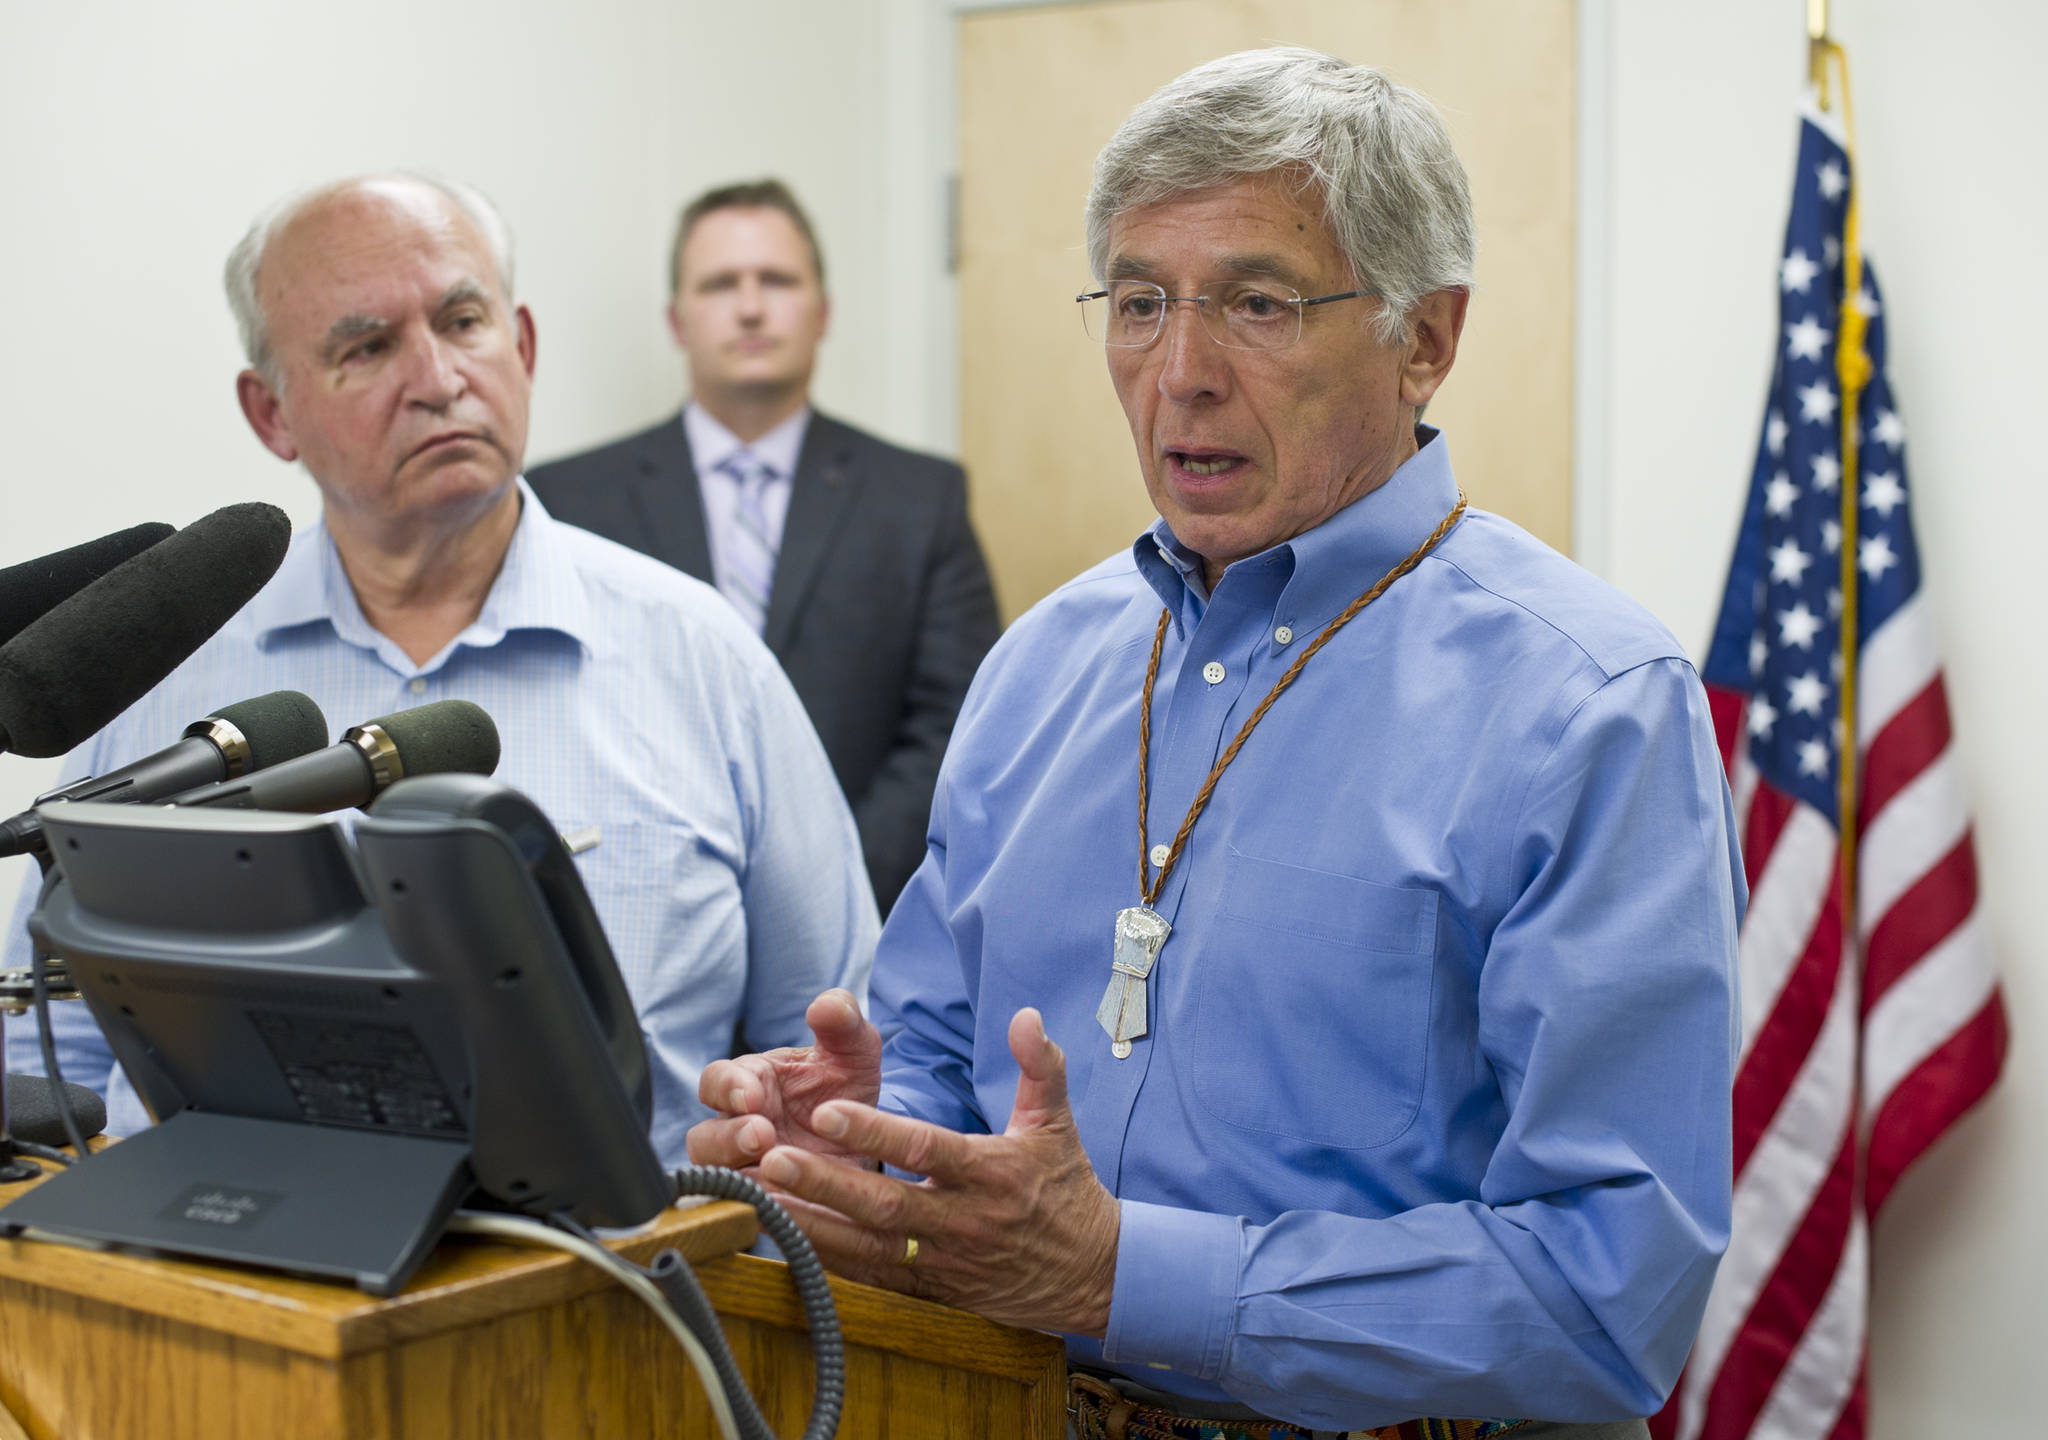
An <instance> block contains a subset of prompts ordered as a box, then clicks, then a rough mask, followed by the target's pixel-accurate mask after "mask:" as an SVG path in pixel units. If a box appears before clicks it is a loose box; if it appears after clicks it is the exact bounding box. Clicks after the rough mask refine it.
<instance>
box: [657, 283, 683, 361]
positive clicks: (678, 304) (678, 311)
mask: <svg viewBox="0 0 2048 1440" xmlns="http://www.w3.org/2000/svg"><path fill="white" fill-rule="evenodd" d="M661 313H662V316H663V318H664V319H666V320H667V321H668V333H669V335H670V336H671V337H673V339H674V340H675V342H676V349H678V350H681V349H683V348H684V346H683V297H682V296H680V295H678V296H676V298H675V299H673V300H671V301H669V302H668V309H666V310H664V311H662V312H661Z"/></svg>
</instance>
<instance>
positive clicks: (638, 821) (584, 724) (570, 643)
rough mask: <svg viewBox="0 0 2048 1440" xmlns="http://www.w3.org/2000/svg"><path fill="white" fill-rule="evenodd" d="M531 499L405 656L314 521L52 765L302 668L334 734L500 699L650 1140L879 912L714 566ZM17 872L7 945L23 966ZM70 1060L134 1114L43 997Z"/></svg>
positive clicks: (818, 763) (865, 947) (790, 705)
mask: <svg viewBox="0 0 2048 1440" xmlns="http://www.w3.org/2000/svg"><path fill="white" fill-rule="evenodd" d="M520 491H521V496H522V499H523V502H524V509H523V512H522V514H521V516H520V521H519V526H518V529H517V531H516V532H515V533H514V535H513V538H512V544H511V548H510V550H509V551H508V552H507V554H506V557H505V563H504V567H503V569H502V570H501V571H500V572H499V575H498V579H497V581H496V583H495V584H494V585H493V586H492V589H491V592H490V595H489V596H488V598H487V599H486V600H485V602H484V607H483V611H482V613H481V614H480V615H479V616H478V617H477V619H476V621H475V622H474V623H473V624H471V625H470V626H469V627H468V628H467V629H466V630H464V631H463V632H462V634H460V635H459V636H457V637H456V638H455V639H454V640H453V641H452V642H451V643H450V644H449V645H448V646H447V648H446V649H444V650H443V651H442V652H441V653H440V654H438V655H436V656H434V657H433V658H431V659H430V660H428V661H427V662H426V663H425V664H414V663H413V661H412V660H411V659H410V658H409V657H408V656H407V655H406V654H405V652H404V651H402V650H401V649H399V647H398V646H397V645H396V644H395V643H393V642H392V641H391V640H390V639H389V638H387V637H386V636H384V635H382V634H380V633H379V632H378V631H376V630H374V629H373V628H371V626H370V624H369V622H368V621H367V620H365V619H364V617H363V613H362V609H361V607H360V606H359V605H358V604H357V603H356V598H355V593H354V591H353V590H352V589H351V588H350V586H349V583H348V579H347V576H346V575H345V573H344V572H343V570H342V567H341V561H340V557H339V556H338V555H337V554H336V552H335V548H334V545H333V542H332V541H331V539H330V538H329V537H328V534H327V530H326V527H325V526H324V525H315V526H313V527H312V528H311V529H308V530H305V531H302V532H300V533H299V534H298V535H297V536H295V537H294V538H293V541H292V546H291V550H290V553H289V554H288V555H287V557H286V559H285V562H284V565H283V567H282V568H281V569H280V570H279V571H278V573H277V575H276V576H275V577H274V578H273V579H272V580H271V582H270V584H269V585H268V586H266V587H265V588H264V590H263V591H262V593H260V594H259V595H258V596H257V597H256V598H255V599H254V600H252V601H251V602H250V603H249V604H248V606H246V607H245V608H244V609H243V610H242V612H241V613H240V614H238V615H237V616H235V618H234V619H233V620H231V621H230V622H229V623H228V625H227V626H226V627H225V628H224V629H223V630H221V631H220V633H219V634H217V635H215V636H214V637H213V638H212V639H211V640H209V641H208V642H207V643H206V644H205V645H204V646H202V647H201V648H200V650H199V651H198V652H197V653H196V654H194V655H193V656H192V658H191V659H190V660H188V661H186V662H185V664H184V665H182V666H180V667H179V669H178V670H177V671H176V672H175V673H174V674H173V675H171V676H170V678H168V679H167V680H165V681H164V682H163V683H162V684H161V685H159V686H157V688H156V689H155V690H153V691H151V692H150V694H148V695H147V696H145V697H144V698H143V699H142V700H140V701H138V702H137V703H136V704H135V705H134V706H133V707H132V708H131V709H129V710H128V711H127V713H125V714H124V715H122V716H121V717H120V718H119V719H117V720H115V721H114V723H113V724H111V725H109V726H108V727H107V728H106V729H105V730H103V731H101V732H100V734H99V735H97V736H96V737H94V739H92V740H91V741H89V742H88V743H87V744H85V745H84V746H82V747H80V748H79V749H78V750H76V751H74V752H73V753H72V754H71V755H70V756H69V757H68V758H67V760H66V762H65V767H64V777H65V779H66V780H67V781H68V780H70V779H74V778H76V777H78V776H81V775H89V774H102V773H104V772H106V771H108V770H111V769H113V768H115V767H117V766H119V765H124V764H126V763H128V762H129V761H131V760H134V759H137V758H139V757H141V756H143V755H147V754H149V753H150V752H152V751H154V750H157V749H160V748H161V747H163V746H165V745H168V744H170V743H171V742H173V741H174V740H176V739H177V738H178V736H179V734H180V733H181V732H182V730H183V729H184V727H185V726H186V725H187V724H189V723H190V722H191V721H193V720H195V719H198V718H199V717H200V716H202V715H205V714H207V713H209V712H210V711H213V710H216V709H218V708H219V707H220V706H222V705H224V704H228V703H230V702H233V701H235V700H240V699H244V698H246V697H249V696H253V695H261V694H264V693H267V692H269V691H272V690H278V689H286V688H289V689H294V690H303V691H304V692H305V693H306V694H308V695H310V696H312V697H313V699H314V700H315V701H316V702H317V703H318V704H319V706H320V708H321V710H322V711H323V712H324V713H325V714H326V716H327V720H328V724H329V725H330V726H331V727H333V729H334V730H335V731H336V732H337V734H338V733H339V732H340V731H341V730H343V729H345V728H347V727H348V726H350V725H354V724H357V723H360V722H361V721H364V720H368V719H371V718H373V717H375V716H379V715H386V714H390V713H392V712H395V711H399V710H405V709H409V708H411V707H414V706H417V705H424V704H426V703H428V702H429V701H433V700H442V699H450V698H460V699H464V700H471V701H474V702H476V703H477V704H479V705H481V706H483V708H484V709H485V710H487V711H489V712H490V714H491V717H492V718H493V719H494V720H495V721H496V722H497V726H498V733H499V736H500V739H501V741H502V744H503V759H502V760H501V762H500V763H499V766H498V771H497V778H498V779H500V780H503V781H505V782H506V783H508V784H510V785H513V786H515V787H516V788H518V789H520V790H522V791H524V792H526V794H528V795H530V796H531V797H532V798H533V799H534V800H535V801H536V802H538V804H539V805H540V806H541V808H542V809H543V810H544V811H545V812H546V813H547V815H548V817H549V818H550V819H551V820H553V821H554V823H555V825H556V828H558V829H559V830H561V831H563V832H564V833H571V832H575V831H578V830H582V829H585V828H587V827H595V828H596V830H597V833H598V836H599V840H598V844H597V845H596V847H595V848H593V849H590V850H586V851H584V852H583V853H582V854H581V855H579V856H578V857H577V862H576V863H577V867H578V869H579V870H580V871H581V873H582V875H583V882H584V884H585V885H586V886H587V887H588V888H589V891H590V896H591V900H592V901H593V903H594V904H595V905H596V907H597V913H598V915H599V917H600V918H601V919H602V920H603V922H604V927H605V932H606V934H607V935H608V936H609V938H610V940H611V945H612V950H613V953H614V954H615V955H616V957H617V959H618V963H619V969H620V971H621V972H622V973H623V974H624V976H625V981H626V986H627V988H628V989H629V990H630V991H631V992H632V995H633V1001H634V1006H635V1008H636V1009H637V1010H638V1012H639V1016H640V1024H641V1028H642V1030H643V1031H644V1032H645V1035H646V1038H647V1046H648V1060H649V1064H650V1067H651V1069H652V1071H653V1075H654V1124H653V1139H654V1145H655V1149H656V1151H657V1152H658V1153H659V1154H660V1155H661V1157H662V1159H663V1161H664V1162H665V1163H668V1164H671V1165H675V1164H681V1163H683V1160H684V1147H683V1135H684V1132H685V1131H686V1130H688V1128H689V1127H690V1125H691V1124H693V1123H694V1122H695V1121H696V1120H698V1119H700V1118H702V1117H703V1115H704V1114H705V1113H706V1112H705V1111H704V1110H703V1108H702V1107H701V1106H699V1105H698V1103H697V1098H696V1097H697V1075H698V1072H699V1071H700V1070H701V1069H702V1068H703V1066H704V1064H705V1062H706V1061H707V1060H711V1059H714V1058H716V1057H718V1056H722V1055H725V1054H727V1053H729V1051H730V1049H731V1047H732V1044H733V1041H734V1032H735V1025H737V1026H738V1028H739V1032H740V1038H741V1042H742V1045H743V1048H745V1049H748V1050H763V1049H767V1048H770V1047H772V1046H777V1045H788V1044H796V1043H800V1042H803V1041H805V1040H806V1039H807V1038H808V1034H809V1032H808V1031H807V1030H806V1029H805V1027H804V1023H803V1013H804V1008H805V1006H806V1005H807V1004H808V1003H809V1002H810V1000H811V999H812V997H813V996H815V995H816V994H817V993H818V992H819V991H820V990H823V989H825V988H827V987H828V986H832V985H844V986H847V987H848V988H850V989H852V990H853V991H854V993H855V994H858V995H865V993H866V982H867V973H868V965H869V962H870V960H871V958H872V955H873V950H874V943H875V933H876V929H877V926H878V922H877V919H876V915H875V905H874V898H873V892H872V890H871V889H870V887H869V884H868V878H867V872H866V870H865V869H864V868H863V866H862V863H861V853H860V841H859V838H858V836H857V834H856V833H855V830H854V826H853V818H852V816H851V814H850V813H849V812H848V810H847V808H846V801H845V799H844V798H843V797H842V795H841V794H840V790H839V785H838V782H837V781H836V780H834V779H833V776H832V769H831V766H830V765H829V764H828V763H827V761H826V758H825V752H824V750H823V749H822V748H821V747H820V745H819V744H818V739H817V735H816V733H815V732H814V731H813V730H812V728H811V724H810V721H809V720H808V719H806V718H805V715H804V711H803V707H802V705H801V704H800V703H799V702H798V700H797V697H796V693H795V692H794V691H793V690H792V689H791V688H790V686H789V682H788V680H787V679H785V678H784V676H783V674H782V670H781V667H780V666H778V665H777V664H776V663H775V659H774V657H773V656H771V655H770V654H769V653H768V651H767V649H766V648H765V647H764V646H763V645H762V644H761V642H760V640H759V639H757V638H756V637H755V636H754V635H752V634H751V633H749V632H748V630H747V628H746V626H745V625H744V624H743V623H742V622H741V621H740V620H739V619H738V617H737V616H735V615H734V614H733V612H732V610H731V608H730V607H729V606H727V605H726V603H725V601H724V600H723V599H721V598H720V597H719V595H718V593H717V592H716V591H714V590H712V589H711V588H710V587H709V586H707V585H703V584H700V583H699V582H698V581H696V580H693V579H691V578H689V577H688V576H686V575H683V574H682V573H681V572H679V571H676V570H672V569H670V568H669V567H668V566H666V565H663V564H661V563H659V562H658V561H654V560H650V559H648V558H647V557H645V556H643V555H639V554H636V553H635V552H633V551H631V550H628V549H626V548H625V547H624V546H621V545H615V544H613V543H612V542H611V541H609V540H602V539H599V538H598V537H597V536H595V535H591V534H588V533H587V532H585V531H582V530H578V529H576V528H574V527H573V526H569V525H564V524H561V523H560V522H558V521H555V520H552V519H550V518H549V517H548V514H547V511H546V510H545V509H544V508H542V506H541V503H540V501H539V500H537V499H536V498H535V497H534V495H533V494H532V492H531V491H529V490H527V489H526V487H525V484H524V482H521V485H520ZM34 891H35V886H34V884H33V883H32V882H31V883H30V884H29V885H28V886H27V887H26V888H25V890H24V893H23V895H22V898H21V900H20V902H19V904H18V905H17V906H16V908H15V914H14V919H13V923H12V926H11V928H10V931H9V934H8V945H7V954H6V963H7V964H8V965H25V964H27V963H28V939H27V934H26V921H27V918H28V914H29V910H30V909H31V908H32V906H33V903H34V898H35V895H34ZM52 1015H53V1018H54V1020H55V1022H56V1025H57V1035H58V1061H59V1063H60V1064H61V1065H62V1067H63V1070H64V1076H65V1078H66V1079H67V1080H72V1081H76V1082H78V1083H81V1084H87V1085H91V1086H93V1087H94V1088H96V1089H100V1090H103V1091H104V1092H105V1093H106V1095H107V1099H108V1112H109V1117H110V1118H109V1125H108V1129H109V1130H110V1131H111V1132H112V1133H115V1134H122V1133H128V1132H132V1131H133V1130H136V1129H139V1128H141V1127H142V1126H144V1125H146V1124H148V1116H147V1114H146V1113H145V1112H144V1111H143V1109H142V1106H141V1104H140V1102H139V1101H138V1100H137V1098H136V1095H135V1091H134V1089H133V1087H132V1086H130V1084H129V1083H128V1079H127V1077H126V1076H125V1075H123V1074H122V1073H120V1071H119V1069H118V1067H116V1066H115V1065H114V1063H113V1057H112V1055H111V1053H110V1051H109V1050H108V1048H107V1044H106V1041H105V1040H104V1039H103V1038H102V1037H101V1035H100V1033H99V1030H98V1028H97V1027H96V1026H95V1025H94V1024H93V1021H92V1017H91V1015H90V1014H88V1013H87V1011H86V1010H85V1008H84V1007H83V1006H82V1005H75V1004H64V1005H58V1006H54V1007H53V1008H52ZM7 1068H8V1069H9V1070H11V1071H16V1072H28V1073H35V1074H40V1073H41V1072H42V1068H43V1066H42V1059H41V1055H40V1052H39V1049H38V1045H37V1041H36V1032H35V1025H34V1022H33V1020H16V1021H14V1022H13V1023H12V1024H10V1025H9V1026H8V1027H7Z"/></svg>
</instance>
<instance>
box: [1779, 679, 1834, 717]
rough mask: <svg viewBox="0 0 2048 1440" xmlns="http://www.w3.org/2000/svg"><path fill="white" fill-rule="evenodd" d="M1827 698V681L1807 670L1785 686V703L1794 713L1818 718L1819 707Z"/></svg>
mask: <svg viewBox="0 0 2048 1440" xmlns="http://www.w3.org/2000/svg"><path fill="white" fill-rule="evenodd" d="M1827 698H1828V686H1827V682H1826V681H1825V680H1823V679H1821V678H1820V676H1818V675H1816V674H1814V673H1813V671H1811V670H1809V671H1807V672H1806V673H1805V674H1804V675H1801V676H1800V677H1798V678H1797V679H1796V680H1793V681H1792V682H1791V683H1790V684H1788V685H1786V687H1785V704H1786V705H1787V706H1788V707H1789V708H1790V709H1791V711H1792V713H1793V714H1794V715H1811V716H1813V717H1814V718H1815V719H1818V718H1820V707H1821V706H1822V705H1823V704H1824V703H1826V701H1827Z"/></svg>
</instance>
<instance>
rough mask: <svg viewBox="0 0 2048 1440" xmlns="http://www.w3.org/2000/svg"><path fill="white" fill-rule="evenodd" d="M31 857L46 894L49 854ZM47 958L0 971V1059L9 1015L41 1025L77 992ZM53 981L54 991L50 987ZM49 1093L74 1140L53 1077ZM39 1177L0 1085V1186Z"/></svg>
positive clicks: (81, 1149)
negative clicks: (52, 1006)
mask: <svg viewBox="0 0 2048 1440" xmlns="http://www.w3.org/2000/svg"><path fill="white" fill-rule="evenodd" d="M34 854H35V857H36V863H37V864H38V865H40V866H42V870H43V890H44V893H46V894H47V893H48V891H49V888H50V885H51V883H52V881H51V870H52V869H53V868H54V864H55V862H54V861H52V860H51V859H50V852H49V851H48V850H47V849H42V848H38V849H37V850H36V851H35V852H34ZM31 948H33V947H31ZM50 958H51V957H46V956H44V955H42V954H40V953H37V954H35V955H33V956H32V957H31V959H32V963H31V964H30V967H29V969H27V970H26V971H20V970H5V971H0V1057H4V1056H5V1055H6V1053H7V1045H6V1042H7V1017H8V1016H9V1015H25V1014H27V1013H29V1011H30V1010H31V1009H34V1010H36V1011H37V1012H38V1020H39V1021H41V1020H42V1019H43V1018H44V1012H46V1011H47V1007H48V1005H49V1001H50V999H52V998H55V999H75V998H76V997H77V995H78V992H77V991H76V990H75V989H72V988H71V986H70V983H69V977H68V975H67V974H66V972H65V971H64V970H63V969H62V968H58V969H57V970H56V971H55V972H54V973H53V972H52V971H51V968H50V966H49V963H48V961H49V959H50ZM53 980H54V981H55V986H56V988H53V987H52V983H51V982H52V981H53ZM4 1068H5V1067H4V1064H0V1069H4ZM50 1089H51V1093H52V1095H53V1096H54V1097H55V1099H56V1102H57V1106H58V1110H59V1113H60V1114H61V1115H62V1117H63V1119H64V1121H65V1122H66V1123H65V1128H66V1130H67V1131H69V1132H70V1133H71V1134H72V1135H74V1136H76V1135H77V1134H78V1122H77V1121H76V1120H74V1119H72V1117H71V1107H70V1103H69V1101H68V1100H67V1099H66V1097H65V1096H64V1094H63V1089H62V1086H61V1084H60V1083H59V1082H58V1081H57V1080H56V1079H55V1078H54V1077H52V1078H51V1080H50ZM85 1156H86V1149H85V1146H84V1145H83V1144H80V1145H79V1146H78V1158H79V1159H81V1160H83V1159H84V1158H85ZM42 1173H43V1167H42V1166H40V1165H38V1164H36V1162H35V1161H33V1160H31V1159H29V1158H28V1157H27V1156H26V1155H24V1154H22V1153H21V1149H20V1147H19V1146H18V1145H17V1144H16V1143H15V1139H14V1134H13V1131H12V1130H11V1129H10V1128H9V1127H8V1123H7V1087H6V1086H4V1085H0V1185H12V1184H15V1183H17V1182H19V1181H22V1180H30V1179H33V1178H35V1177H36V1176H38V1175H40V1174H42Z"/></svg>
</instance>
